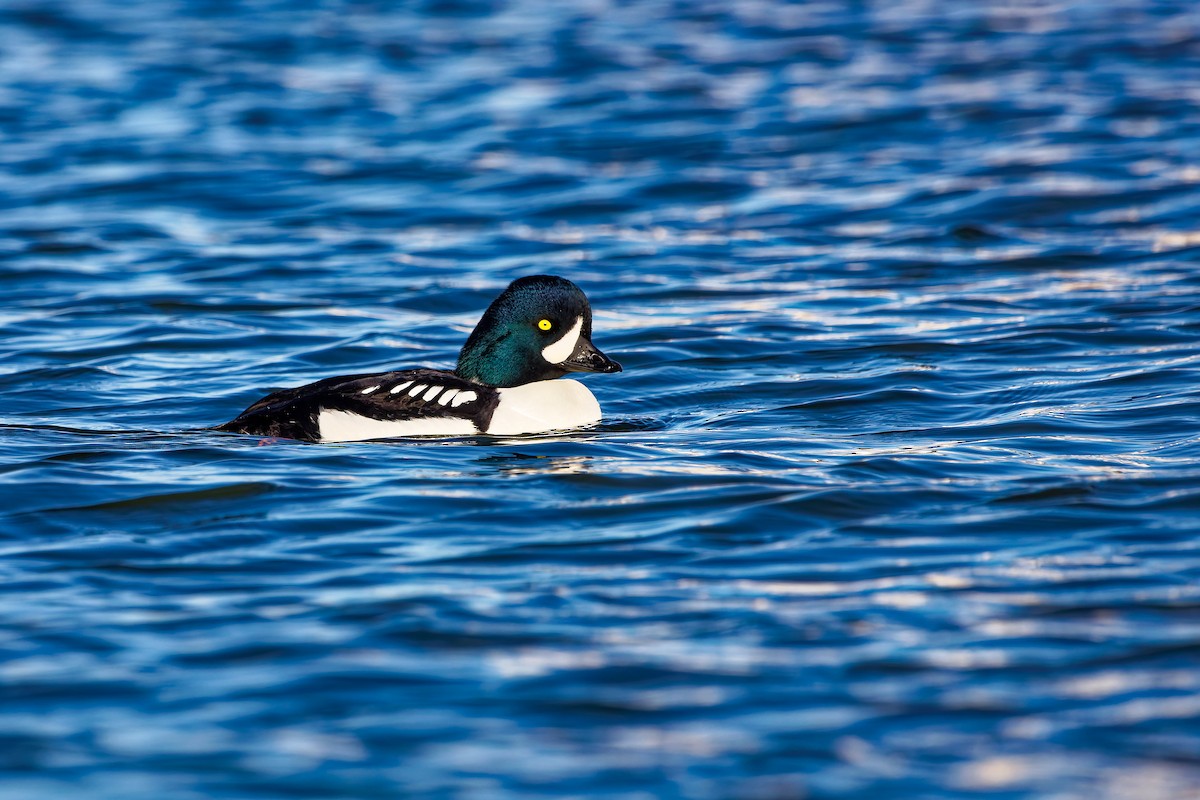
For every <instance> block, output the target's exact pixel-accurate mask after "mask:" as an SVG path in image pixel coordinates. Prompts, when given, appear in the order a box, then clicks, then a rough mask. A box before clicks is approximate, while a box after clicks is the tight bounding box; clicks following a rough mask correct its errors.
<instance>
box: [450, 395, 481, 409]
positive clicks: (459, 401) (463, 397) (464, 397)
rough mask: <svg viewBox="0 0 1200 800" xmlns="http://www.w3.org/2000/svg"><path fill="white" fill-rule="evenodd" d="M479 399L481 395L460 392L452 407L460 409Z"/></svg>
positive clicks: (451, 404)
mask: <svg viewBox="0 0 1200 800" xmlns="http://www.w3.org/2000/svg"><path fill="white" fill-rule="evenodd" d="M477 397H479V395H477V394H475V393H474V392H459V393H458V396H457V397H455V398H454V400H452V401H451V402H450V407H451V408H458V407H459V406H461V405H462V404H463V403H469V402H471V401H472V400H474V399H475V398H477Z"/></svg>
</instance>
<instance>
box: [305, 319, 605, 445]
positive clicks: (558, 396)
mask: <svg viewBox="0 0 1200 800" xmlns="http://www.w3.org/2000/svg"><path fill="white" fill-rule="evenodd" d="M576 327H578V326H576ZM576 336H578V334H576ZM551 346H553V345H551ZM568 355H569V354H568ZM499 392H500V404H499V405H498V406H496V413H495V414H493V415H492V421H491V424H489V425H488V427H487V430H486V431H485V433H491V434H495V435H497V436H513V435H516V434H518V433H544V432H546V431H558V430H569V429H571V428H582V427H583V426H585V425H595V424H596V423H597V422H599V421H600V404H599V403H597V402H596V398H595V396H594V395H593V394H592V393H591V392H590V391H588V388H587V387H586V386H584V385H583V384H582V383H580V382H579V381H571V380H562V381H537V382H535V383H527V384H525V385H524V386H513V387H512V388H510V389H500V390H499ZM322 430H324V429H322Z"/></svg>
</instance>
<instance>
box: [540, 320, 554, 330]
mask: <svg viewBox="0 0 1200 800" xmlns="http://www.w3.org/2000/svg"><path fill="white" fill-rule="evenodd" d="M553 327H554V323H553V322H551V321H550V320H548V319H543V320H539V321H538V328H540V329H541V330H544V331H548V330H550V329H551V328H553Z"/></svg>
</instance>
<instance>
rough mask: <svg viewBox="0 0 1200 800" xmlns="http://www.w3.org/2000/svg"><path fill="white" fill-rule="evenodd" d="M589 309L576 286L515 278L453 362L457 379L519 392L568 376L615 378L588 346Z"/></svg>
mask: <svg viewBox="0 0 1200 800" xmlns="http://www.w3.org/2000/svg"><path fill="white" fill-rule="evenodd" d="M591 339H592V308H591V306H590V305H588V300H587V297H586V296H585V295H584V293H583V292H582V291H581V290H580V288H579V287H578V286H576V285H575V284H573V283H571V282H570V281H568V280H566V279H564V278H559V277H557V276H554V275H530V276H529V277H527V278H518V279H517V280H515V281H513V282H512V283H510V284H509V285H508V288H507V289H505V290H504V291H503V292H501V293H500V296H499V297H497V298H496V299H495V300H493V301H492V304H491V305H490V306H488V310H487V311H485V312H484V313H483V318H482V319H481V320H479V324H478V325H476V326H475V330H473V331H471V335H470V336H469V337H468V338H467V343H466V344H465V345H463V349H462V352H461V353H460V354H459V356H458V369H457V370H456V372H457V373H458V376H459V377H460V378H466V379H467V380H472V381H478V382H479V383H482V384H486V385H488V386H500V387H504V386H521V385H522V384H526V383H532V382H533V381H544V380H549V379H551V378H560V377H562V376H563V375H565V374H567V373H568V372H620V371H621V365H620V364H618V363H617V362H616V361H613V360H612V359H611V358H609V357H608V356H606V355H604V353H601V352H600V351H599V350H597V349H596V346H595V345H594V344H592V341H591Z"/></svg>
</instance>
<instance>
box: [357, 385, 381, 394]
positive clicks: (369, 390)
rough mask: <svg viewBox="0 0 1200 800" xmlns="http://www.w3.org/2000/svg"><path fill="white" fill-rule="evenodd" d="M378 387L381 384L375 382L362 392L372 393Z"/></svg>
mask: <svg viewBox="0 0 1200 800" xmlns="http://www.w3.org/2000/svg"><path fill="white" fill-rule="evenodd" d="M378 388H379V384H375V385H374V386H368V387H367V388H365V389H363V390H362V392H361V394H370V393H371V392H373V391H375V390H376V389H378Z"/></svg>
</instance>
